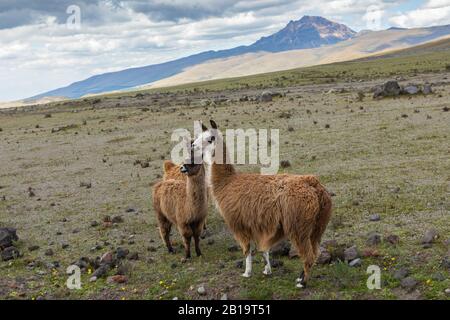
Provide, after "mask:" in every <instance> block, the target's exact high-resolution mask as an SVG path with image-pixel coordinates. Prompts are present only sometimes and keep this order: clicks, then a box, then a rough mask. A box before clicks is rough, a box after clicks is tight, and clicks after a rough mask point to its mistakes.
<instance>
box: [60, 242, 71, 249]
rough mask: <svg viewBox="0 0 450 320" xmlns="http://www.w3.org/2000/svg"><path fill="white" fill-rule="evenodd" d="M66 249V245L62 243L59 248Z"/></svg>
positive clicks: (67, 245)
mask: <svg viewBox="0 0 450 320" xmlns="http://www.w3.org/2000/svg"><path fill="white" fill-rule="evenodd" d="M68 247H69V244H68V243H62V244H61V248H63V249H67V248H68Z"/></svg>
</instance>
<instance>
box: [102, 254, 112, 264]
mask: <svg viewBox="0 0 450 320" xmlns="http://www.w3.org/2000/svg"><path fill="white" fill-rule="evenodd" d="M113 260H114V259H113V255H112V253H111V252H109V251H108V252H106V253H104V254H103V255H102V257H101V258H100V263H101V264H103V263H104V264H112V263H113Z"/></svg>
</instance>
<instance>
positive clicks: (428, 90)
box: [422, 83, 433, 94]
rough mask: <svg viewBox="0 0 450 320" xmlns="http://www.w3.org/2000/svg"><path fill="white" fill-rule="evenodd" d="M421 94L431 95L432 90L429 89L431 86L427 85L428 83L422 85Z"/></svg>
mask: <svg viewBox="0 0 450 320" xmlns="http://www.w3.org/2000/svg"><path fill="white" fill-rule="evenodd" d="M422 93H423V94H431V93H433V88H432V87H431V84H428V83H426V84H424V85H423V88H422Z"/></svg>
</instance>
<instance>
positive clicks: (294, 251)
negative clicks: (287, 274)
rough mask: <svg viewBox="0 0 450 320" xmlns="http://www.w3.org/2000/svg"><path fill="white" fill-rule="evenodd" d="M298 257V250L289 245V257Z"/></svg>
mask: <svg viewBox="0 0 450 320" xmlns="http://www.w3.org/2000/svg"><path fill="white" fill-rule="evenodd" d="M296 257H298V252H297V250H296V249H295V248H294V247H291V250H289V259H293V258H296Z"/></svg>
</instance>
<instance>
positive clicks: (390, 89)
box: [373, 81, 402, 99]
mask: <svg viewBox="0 0 450 320" xmlns="http://www.w3.org/2000/svg"><path fill="white" fill-rule="evenodd" d="M401 91H402V89H401V87H400V85H399V84H398V82H397V81H388V82H386V83H384V84H383V85H382V86H378V87H376V88H375V90H374V94H373V98H374V99H377V98H382V97H396V96H398V95H400V93H401Z"/></svg>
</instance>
